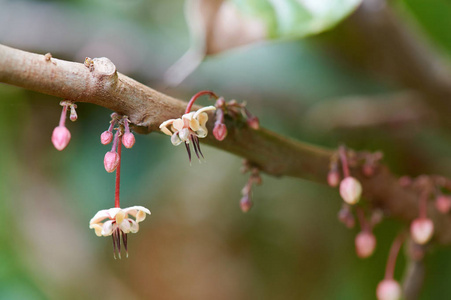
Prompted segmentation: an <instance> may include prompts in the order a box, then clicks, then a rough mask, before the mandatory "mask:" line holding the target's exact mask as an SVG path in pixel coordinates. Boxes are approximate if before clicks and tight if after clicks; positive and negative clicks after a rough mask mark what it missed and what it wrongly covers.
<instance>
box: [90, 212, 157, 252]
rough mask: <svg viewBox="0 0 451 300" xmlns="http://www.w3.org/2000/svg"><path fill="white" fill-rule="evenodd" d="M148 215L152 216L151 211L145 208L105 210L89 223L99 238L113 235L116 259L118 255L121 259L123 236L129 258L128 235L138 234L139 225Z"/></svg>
mask: <svg viewBox="0 0 451 300" xmlns="http://www.w3.org/2000/svg"><path fill="white" fill-rule="evenodd" d="M146 214H149V215H150V211H149V210H148V209H147V208H145V207H143V206H132V207H127V208H124V209H121V208H119V207H114V208H110V209H103V210H101V211H99V212H97V213H96V214H95V216H94V217H93V218H92V219H91V221H89V228H91V229H94V230H95V233H96V235H97V236H109V235H113V250H114V258H116V253H117V254H118V256H119V258H121V236H122V243H123V245H124V248H125V252H126V253H127V257H128V250H127V233H130V232H131V233H136V232H138V230H139V224H138V223H139V222H142V221H144V219H145V218H146ZM129 215H130V216H132V217H134V220H133V219H131V218H129Z"/></svg>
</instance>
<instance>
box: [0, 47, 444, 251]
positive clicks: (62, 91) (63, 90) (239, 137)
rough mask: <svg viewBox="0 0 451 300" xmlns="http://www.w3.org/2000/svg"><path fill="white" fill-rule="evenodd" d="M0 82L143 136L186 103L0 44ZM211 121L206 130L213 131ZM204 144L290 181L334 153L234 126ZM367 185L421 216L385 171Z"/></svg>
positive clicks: (106, 68) (101, 62)
mask: <svg viewBox="0 0 451 300" xmlns="http://www.w3.org/2000/svg"><path fill="white" fill-rule="evenodd" d="M0 82H4V83H9V84H12V85H15V86H19V87H23V88H26V89H30V90H34V91H37V92H41V93H45V94H49V95H53V96H57V97H61V98H64V99H69V100H73V101H78V102H87V103H93V104H96V105H100V106H103V107H106V108H109V109H111V110H114V111H116V112H118V113H120V114H125V115H127V116H128V117H129V119H130V121H131V122H132V123H133V124H135V125H136V126H137V127H135V130H137V131H138V132H140V133H150V132H152V131H155V130H158V126H159V125H160V124H161V123H162V122H163V121H165V120H167V119H171V118H178V117H180V116H181V115H182V114H183V112H184V110H185V106H186V103H185V102H182V101H180V100H176V99H174V98H172V97H169V96H166V95H164V94H162V93H159V92H157V91H155V90H153V89H151V88H149V87H147V86H145V85H143V84H141V83H139V82H137V81H135V80H133V79H131V78H129V77H127V76H125V75H123V74H120V73H117V72H116V67H115V66H114V64H113V63H112V62H111V61H110V60H109V59H107V58H99V59H93V60H92V61H91V60H87V62H86V64H80V63H74V62H68V61H64V60H59V59H54V58H50V59H49V57H48V56H47V58H46V56H44V55H39V54H33V53H28V52H24V51H21V50H17V49H13V48H10V47H6V46H2V45H0ZM213 123H214V122H213V118H210V120H209V122H208V124H207V126H208V129H209V130H210V131H211V130H212V128H213ZM202 142H204V143H206V144H208V145H211V146H214V147H217V148H219V149H222V150H225V151H228V152H231V153H233V154H236V155H238V156H241V157H244V158H246V159H248V160H249V161H251V162H252V163H253V164H255V165H257V166H258V167H259V168H260V169H261V170H262V171H264V172H266V173H268V174H270V175H274V176H292V177H298V178H304V179H309V180H312V181H316V182H320V183H326V179H327V173H328V171H329V163H330V158H331V156H332V155H333V153H334V151H332V150H327V149H323V148H321V147H318V146H312V145H309V144H306V143H302V142H299V141H295V140H291V139H288V138H285V137H283V136H280V135H278V134H276V133H273V132H271V131H269V130H266V129H263V128H261V129H259V130H253V129H251V128H249V127H247V126H244V127H242V128H237V127H234V126H233V127H230V126H229V133H228V136H227V138H226V139H225V140H224V141H221V142H219V141H217V140H216V139H215V138H214V137H213V135H208V136H207V137H206V138H205V139H202ZM352 174H353V176H356V177H358V178H359V179H360V180H361V182H362V185H363V191H364V196H365V197H366V198H367V199H368V200H369V201H371V202H372V203H373V204H374V205H375V206H377V207H381V208H382V209H384V210H385V211H386V212H387V213H388V214H389V215H390V216H393V217H396V218H398V219H401V220H404V221H406V222H410V221H411V220H412V219H414V218H415V217H417V215H418V204H417V202H418V200H417V194H416V193H415V192H414V191H413V190H411V189H407V188H402V187H400V185H399V184H398V180H397V178H396V176H394V175H393V174H391V173H390V171H389V170H388V168H387V167H385V166H380V167H379V168H378V170H377V172H376V174H375V175H374V176H372V177H369V178H368V177H364V176H363V175H362V174H361V172H360V169H353V170H352ZM429 215H430V216H431V218H432V219H433V220H434V222H435V224H436V228H437V231H436V235H435V238H436V240H437V241H438V242H439V243H442V244H447V243H451V218H450V217H448V216H444V215H440V214H439V213H437V212H436V211H435V210H434V209H432V207H431V209H430V212H429Z"/></svg>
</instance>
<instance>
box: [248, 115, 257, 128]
mask: <svg viewBox="0 0 451 300" xmlns="http://www.w3.org/2000/svg"><path fill="white" fill-rule="evenodd" d="M247 125H249V127H250V128H252V129H255V130H257V129H259V128H260V121H259V120H258V118H257V117H250V118H249V119H247Z"/></svg>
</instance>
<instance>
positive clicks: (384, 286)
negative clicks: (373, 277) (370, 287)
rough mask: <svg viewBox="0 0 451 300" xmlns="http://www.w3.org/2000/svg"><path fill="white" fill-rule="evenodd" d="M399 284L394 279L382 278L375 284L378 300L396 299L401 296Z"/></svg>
mask: <svg viewBox="0 0 451 300" xmlns="http://www.w3.org/2000/svg"><path fill="white" fill-rule="evenodd" d="M401 294H402V292H401V286H400V285H399V283H398V282H397V281H396V280H393V279H384V280H382V281H381V282H379V284H378V285H377V289H376V295H377V299H378V300H398V299H400V298H401Z"/></svg>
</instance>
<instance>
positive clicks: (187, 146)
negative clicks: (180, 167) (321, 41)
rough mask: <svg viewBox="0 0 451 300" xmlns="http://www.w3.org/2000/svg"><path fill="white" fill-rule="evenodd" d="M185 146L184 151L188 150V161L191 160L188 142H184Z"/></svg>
mask: <svg viewBox="0 0 451 300" xmlns="http://www.w3.org/2000/svg"><path fill="white" fill-rule="evenodd" d="M185 147H186V151H188V158H189V162H191V149H190V147H189V144H188V143H187V142H185Z"/></svg>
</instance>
